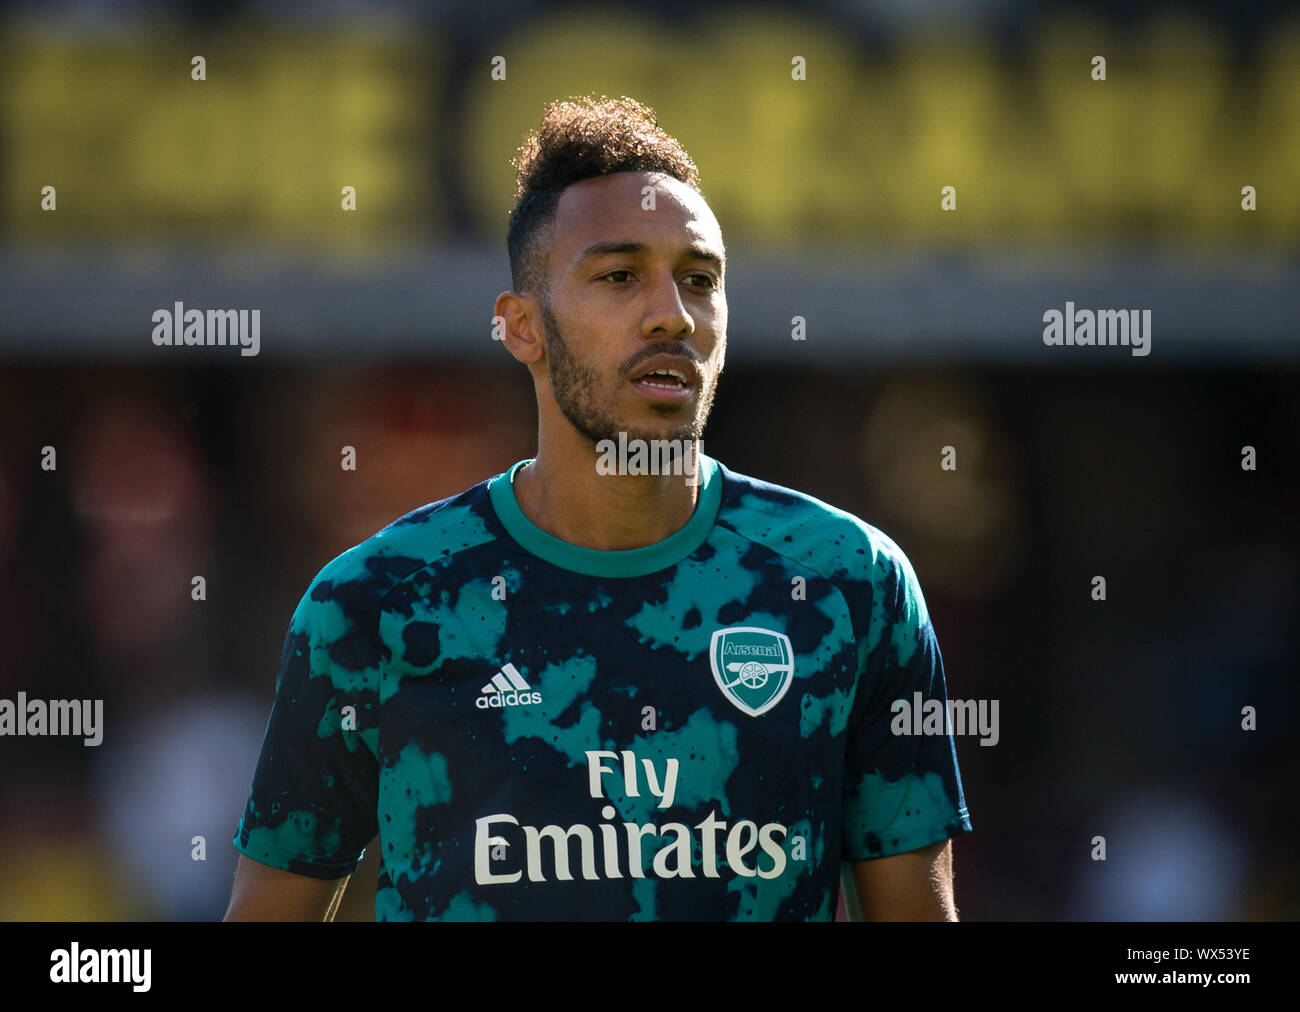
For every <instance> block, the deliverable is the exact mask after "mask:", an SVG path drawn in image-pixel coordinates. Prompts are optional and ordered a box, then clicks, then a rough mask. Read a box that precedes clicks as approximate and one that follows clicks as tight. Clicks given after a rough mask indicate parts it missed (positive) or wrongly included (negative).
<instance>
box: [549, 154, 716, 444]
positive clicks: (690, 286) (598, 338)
mask: <svg viewBox="0 0 1300 1012" xmlns="http://www.w3.org/2000/svg"><path fill="white" fill-rule="evenodd" d="M644 187H652V188H653V197H654V210H646V209H644V208H645V205H647V204H648V198H647V195H646V193H645V192H643V188H644ZM551 235H552V237H553V242H552V245H551V246H550V248H549V249H548V251H547V271H548V276H549V279H550V294H549V298H547V299H544V300H543V302H542V314H543V319H544V321H545V323H546V358H547V370H546V377H547V380H548V383H549V386H550V389H551V394H552V397H553V398H554V405H555V407H557V408H558V409H559V411H560V412H561V413H562V414H563V415H564V417H565V418H566V419H568V421H569V423H570V424H571V425H572V426H573V427H574V428H575V429H576V430H577V431H578V432H579V433H581V434H582V435H583V436H585V437H587V438H588V439H590V440H592V441H593V442H598V441H600V440H602V439H613V440H617V439H618V434H619V433H620V432H625V433H627V438H628V439H646V440H650V439H697V438H699V437H700V436H702V435H703V432H704V424H705V422H706V420H707V419H708V415H709V408H710V407H711V406H712V403H713V393H714V388H715V387H716V385H717V380H718V375H719V373H721V371H722V364H723V358H724V355H725V353H726V343H727V299H726V293H725V291H724V289H723V280H724V278H723V271H724V267H725V251H724V248H723V245H722V231H721V229H720V228H719V227H718V222H717V219H716V218H715V217H714V216H713V212H712V211H711V210H709V206H708V204H707V203H705V201H704V198H703V197H701V196H700V195H699V194H698V193H696V192H695V191H694V190H693V189H691V188H690V187H689V186H687V185H686V184H684V183H682V182H679V181H678V180H676V179H674V178H672V177H671V176H666V175H664V174H662V173H657V172H618V173H614V174H612V175H608V176H600V177H597V178H595V179H587V180H583V181H582V182H580V183H575V184H573V185H572V186H570V187H568V188H567V189H566V190H565V191H564V192H563V193H562V194H561V195H560V200H559V203H558V205H557V207H556V212H555V225H554V230H553V231H552V233H551ZM540 392H541V391H539V393H540Z"/></svg>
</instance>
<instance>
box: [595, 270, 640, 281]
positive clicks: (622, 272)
mask: <svg viewBox="0 0 1300 1012" xmlns="http://www.w3.org/2000/svg"><path fill="white" fill-rule="evenodd" d="M615 274H625V275H627V276H628V277H631V275H632V272H631V271H629V270H627V269H626V268H624V267H620V268H619V269H618V270H616V271H610V272H609V273H608V274H602V275H601V276H600V277H599V278H598V279H597V280H599V281H605V280H607V279H609V278H612V277H613V276H614V275H615ZM614 283H615V284H619V283H620V282H617V281H615V282H614Z"/></svg>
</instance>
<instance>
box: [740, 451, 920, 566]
mask: <svg viewBox="0 0 1300 1012" xmlns="http://www.w3.org/2000/svg"><path fill="white" fill-rule="evenodd" d="M718 467H719V471H720V474H721V475H722V478H723V486H722V504H721V507H720V508H719V511H718V524H719V525H721V526H723V527H726V528H728V529H729V530H732V531H734V532H735V533H737V534H739V535H740V536H741V537H743V538H746V539H748V540H749V541H752V542H755V543H758V544H761V545H763V546H765V547H766V548H769V549H770V550H772V551H773V552H775V553H777V554H779V555H782V556H785V557H786V558H788V559H791V560H792V561H794V562H797V563H799V564H800V565H803V566H805V567H807V568H808V569H811V570H812V571H813V572H815V573H817V574H818V575H820V576H823V577H825V578H826V579H829V580H834V581H837V582H840V581H851V582H856V583H861V582H867V583H872V584H875V585H877V586H884V587H887V588H888V589H891V590H893V591H894V592H897V590H898V589H899V585H900V584H914V583H915V582H916V574H915V572H914V571H913V569H912V564H911V562H909V561H908V558H907V556H906V555H905V554H904V552H903V550H902V549H901V548H900V547H899V546H898V545H897V544H896V543H895V542H894V540H893V539H892V538H890V537H889V535H887V534H886V533H885V532H884V531H882V530H880V528H878V527H875V526H873V525H872V524H869V523H867V522H866V521H865V520H863V519H862V518H861V517H858V516H855V515H854V514H852V513H849V512H848V511H846V510H842V509H839V508H838V507H835V506H832V505H830V504H829V503H825V502H822V501H821V500H820V499H817V498H815V497H813V496H811V495H808V494H807V493H805V492H799V491H797V490H795V489H791V488H786V487H785V486H783V485H775V484H772V483H771V482H767V481H763V480H761V479H759V478H752V477H750V476H748V475H744V474H740V473H738V472H736V471H732V470H731V469H730V468H727V467H725V466H724V465H722V464H721V463H719V465H718Z"/></svg>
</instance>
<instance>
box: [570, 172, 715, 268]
mask: <svg viewBox="0 0 1300 1012" xmlns="http://www.w3.org/2000/svg"><path fill="white" fill-rule="evenodd" d="M646 186H653V187H654V190H655V205H654V206H655V209H654V210H653V211H647V210H643V209H642V201H643V199H644V196H645V195H644V194H643V193H642V188H643V187H646ZM624 239H627V240H635V241H638V242H643V243H645V244H647V245H651V246H655V247H664V248H665V249H666V250H667V251H670V252H671V251H674V250H676V249H677V248H680V247H684V246H686V245H688V244H690V243H703V244H704V245H707V246H709V247H710V248H712V249H713V250H714V251H715V252H716V253H717V254H718V255H719V256H722V254H723V245H722V229H721V228H720V227H719V225H718V220H717V218H715V217H714V215H713V211H712V210H710V209H709V205H708V203H707V202H706V201H705V199H704V198H703V197H702V196H701V195H700V194H698V193H696V192H695V190H693V189H691V188H690V187H689V186H687V185H686V184H685V183H683V182H681V181H680V180H678V179H674V178H673V177H672V176H668V175H665V174H663V173H661V172H615V173H612V174H611V175H608V176H597V177H596V178H594V179H584V180H582V182H580V183H574V184H573V185H572V186H570V187H568V188H567V189H566V190H565V191H564V192H563V193H562V194H560V200H559V203H558V204H557V205H556V208H555V231H554V244H553V245H552V247H551V255H552V259H551V263H552V264H553V265H554V266H556V267H557V268H558V269H560V270H567V269H568V268H569V267H570V266H572V263H573V260H574V258H575V257H577V256H578V255H579V254H580V252H581V251H582V250H583V249H584V248H585V247H586V246H588V245H589V244H591V243H593V242H601V241H607V240H624Z"/></svg>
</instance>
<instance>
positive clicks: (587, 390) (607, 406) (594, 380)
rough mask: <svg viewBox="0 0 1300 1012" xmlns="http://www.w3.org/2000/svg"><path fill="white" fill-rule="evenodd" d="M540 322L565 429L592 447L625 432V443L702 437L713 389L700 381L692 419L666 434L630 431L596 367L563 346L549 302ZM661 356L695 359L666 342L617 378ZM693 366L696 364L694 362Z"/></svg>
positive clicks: (622, 369)
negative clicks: (671, 354) (641, 362)
mask: <svg viewBox="0 0 1300 1012" xmlns="http://www.w3.org/2000/svg"><path fill="white" fill-rule="evenodd" d="M542 320H543V321H544V322H545V324H546V337H547V348H546V368H547V375H548V376H549V377H550V383H551V391H552V393H553V394H554V396H555V403H556V404H557V405H558V406H559V408H560V411H561V412H562V413H563V414H564V417H565V418H567V419H568V420H569V424H570V425H572V426H573V427H574V428H575V429H576V430H577V431H578V432H579V433H581V434H582V435H583V436H584V437H586V438H587V439H589V440H591V443H592V445H593V446H594V445H595V444H597V443H599V442H601V440H605V439H609V440H613V441H614V442H617V441H618V436H619V433H620V432H625V433H627V438H628V439H629V440H632V439H643V440H645V441H646V442H649V441H651V440H656V439H671V440H690V439H699V438H700V437H701V436H702V435H703V434H704V423H705V421H706V420H707V419H708V417H709V409H710V407H711V406H712V404H713V390H714V387H713V385H711V384H707V380H704V381H702V382H701V388H700V391H699V401H698V404H699V410H697V411H696V413H695V415H694V416H693V417H691V418H687V419H683V420H681V421H680V422H678V423H677V424H676V425H675V426H673V427H672V428H671V429H669V430H668V431H666V432H665V431H657V430H653V429H634V428H630V427H629V426H628V424H627V423H626V422H625V421H623V420H622V419H620V418H619V417H618V416H617V414H616V413H615V407H614V405H615V401H616V396H615V395H614V394H605V393H604V391H603V388H602V385H601V382H600V374H599V373H598V372H597V371H596V369H595V367H594V366H593V365H592V364H591V363H590V362H587V361H585V360H583V359H581V358H579V357H578V356H577V355H575V354H574V352H573V349H572V347H571V346H570V345H569V344H568V342H567V341H565V339H564V335H563V334H562V333H561V332H560V325H559V323H558V322H557V321H556V319H555V316H554V315H553V314H552V313H551V307H550V304H549V302H547V301H543V302H542ZM664 351H670V352H672V353H673V354H678V355H687V356H688V357H691V358H694V357H695V356H693V355H692V354H691V352H690V350H689V349H686V348H684V347H683V346H681V345H680V344H677V343H671V344H669V343H665V344H664V345H663V346H662V347H653V348H651V347H647V348H646V349H645V350H644V351H642V352H640V353H638V354H637V355H635V356H634V357H633V358H632V359H630V360H628V361H627V362H624V363H622V364H621V365H620V366H619V368H618V375H619V376H622V375H624V374H625V373H627V372H628V371H630V370H631V369H632V367H633V366H634V365H635V364H636V362H637V361H639V360H641V359H644V358H649V357H650V356H651V355H656V354H659V353H660V352H664ZM696 361H697V362H698V359H696ZM701 371H702V372H703V370H701ZM652 410H661V411H662V412H663V413H664V414H665V415H667V414H669V413H671V412H672V411H673V409H672V408H671V407H668V406H665V407H663V408H662V409H652Z"/></svg>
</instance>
